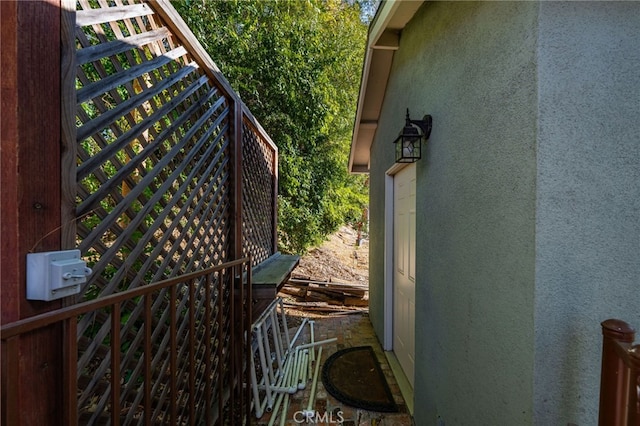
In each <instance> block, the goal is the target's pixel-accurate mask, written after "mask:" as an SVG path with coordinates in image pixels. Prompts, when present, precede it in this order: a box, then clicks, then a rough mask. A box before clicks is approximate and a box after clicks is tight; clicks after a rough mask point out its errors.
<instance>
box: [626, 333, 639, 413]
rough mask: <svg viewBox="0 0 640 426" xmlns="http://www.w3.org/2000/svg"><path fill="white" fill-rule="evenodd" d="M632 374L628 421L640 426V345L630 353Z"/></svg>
mask: <svg viewBox="0 0 640 426" xmlns="http://www.w3.org/2000/svg"><path fill="white" fill-rule="evenodd" d="M629 363H630V364H631V365H630V367H631V374H630V376H631V377H630V380H629V395H630V398H629V407H628V408H629V411H628V412H627V414H628V418H627V421H628V422H629V424H630V425H634V426H640V345H635V346H634V347H633V348H631V350H630V351H629Z"/></svg>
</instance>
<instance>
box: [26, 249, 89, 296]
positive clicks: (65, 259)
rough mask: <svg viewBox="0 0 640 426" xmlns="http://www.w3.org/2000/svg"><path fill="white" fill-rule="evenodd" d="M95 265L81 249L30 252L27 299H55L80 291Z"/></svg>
mask: <svg viewBox="0 0 640 426" xmlns="http://www.w3.org/2000/svg"><path fill="white" fill-rule="evenodd" d="M89 275H91V269H90V268H87V264H86V262H85V261H84V260H82V259H80V250H64V251H48V252H44V253H29V254H27V299H29V300H46V301H50V300H55V299H61V298H63V297H67V296H71V295H74V294H78V293H80V286H81V285H82V284H84V283H86V282H87V277H88V276H89Z"/></svg>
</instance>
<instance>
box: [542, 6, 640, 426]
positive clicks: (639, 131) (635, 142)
mask: <svg viewBox="0 0 640 426" xmlns="http://www.w3.org/2000/svg"><path fill="white" fill-rule="evenodd" d="M639 29H640V3H638V2H594V3H592V2H586V3H574V2H543V3H542V4H541V6H540V27H539V61H538V64H539V65H538V69H539V72H538V80H539V108H540V116H539V143H538V208H537V224H536V250H537V265H536V299H535V300H536V309H535V318H536V321H535V325H536V328H535V346H536V356H535V369H536V370H535V371H536V374H535V406H536V411H535V419H536V422H535V423H536V424H539V425H551V424H554V425H566V424H568V423H574V424H579V425H581V426H583V425H595V424H597V416H598V386H599V374H600V351H601V337H600V331H599V330H600V327H599V323H600V322H601V321H603V320H605V319H607V318H611V317H618V318H620V319H623V320H626V321H628V322H630V323H631V324H632V325H633V326H635V327H636V328H638V327H640V30H639Z"/></svg>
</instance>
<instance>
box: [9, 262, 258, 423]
mask: <svg viewBox="0 0 640 426" xmlns="http://www.w3.org/2000/svg"><path fill="white" fill-rule="evenodd" d="M240 276H245V277H246V279H245V280H244V282H245V283H247V285H246V286H245V285H240V286H238V288H236V285H237V284H238V283H239V282H240V281H239V280H237V279H236V277H240ZM250 300H251V263H250V260H249V259H240V260H237V261H233V262H228V263H225V264H223V265H219V266H215V267H212V268H208V269H206V270H203V271H199V272H193V273H190V274H185V275H183V276H180V277H176V278H172V279H168V280H165V281H161V282H157V283H154V284H150V285H147V286H144V287H139V288H137V289H131V290H127V291H124V292H122V293H118V294H114V295H110V296H106V297H103V298H100V299H96V300H92V301H89V302H84V303H80V304H77V305H74V306H70V307H67V308H63V309H61V310H57V311H53V312H49V313H46V314H41V315H38V316H35V317H32V318H28V319H25V320H21V321H18V322H15V323H12V324H9V325H6V326H3V327H2V329H1V331H0V337H1V339H2V348H3V352H2V357H3V372H2V373H3V388H4V389H3V391H4V392H5V396H4V398H5V400H4V401H3V410H4V412H3V417H4V418H3V424H6V425H14V424H18V423H19V422H18V421H17V420H16V419H17V418H18V417H17V416H18V415H19V413H18V412H17V410H18V407H20V404H19V401H17V398H18V393H17V392H12V389H13V388H15V387H16V386H17V385H18V383H19V381H20V379H21V378H20V376H19V374H17V372H18V371H19V363H20V351H19V342H20V337H21V336H24V335H26V334H28V333H38V332H40V331H42V330H43V329H46V328H47V327H50V326H55V325H56V324H59V323H62V324H63V327H64V329H65V333H66V335H67V336H69V337H70V338H68V339H65V341H66V342H67V344H66V347H65V363H64V366H63V374H62V377H63V380H62V382H61V383H60V384H59V388H58V389H51V391H52V392H56V393H57V394H62V395H63V398H62V399H63V402H64V408H63V410H62V411H63V419H62V423H61V424H64V425H78V424H80V425H89V424H91V425H93V424H111V425H120V424H145V425H147V424H157V423H161V424H173V425H201V424H206V425H215V424H223V421H226V422H231V423H229V424H242V423H244V422H247V423H248V419H249V418H250V409H251V398H250V394H249V391H250V387H249V386H243V384H248V383H250V376H249V375H248V374H249V369H248V368H246V366H247V365H249V363H250V358H249V357H250V351H249V350H248V349H247V346H246V344H245V343H244V342H245V339H244V336H247V335H250V333H251V331H250V326H251V322H252V318H251V303H250V302H249V301H250ZM131 303H133V304H136V305H138V306H141V307H142V315H141V318H140V319H139V320H138V321H137V322H136V323H135V324H134V325H133V328H134V330H131V329H129V330H128V328H130V327H131V324H130V322H129V321H127V320H126V319H125V318H124V310H125V309H124V307H125V306H127V305H128V304H131ZM157 305H163V306H168V309H166V310H161V311H159V310H158V309H156V306H157ZM89 313H103V314H104V315H105V316H107V318H108V324H109V333H108V334H107V336H105V338H104V340H103V342H101V343H103V344H104V346H103V348H104V350H103V351H102V352H101V354H100V356H101V357H103V358H104V359H105V360H106V361H107V363H106V366H107V367H108V368H103V369H102V370H100V371H98V370H99V367H100V366H98V365H93V366H89V367H86V368H90V369H93V370H94V371H92V378H93V381H94V382H95V384H94V386H92V387H85V388H84V389H92V390H98V391H96V393H95V394H92V395H89V398H83V392H82V390H83V387H82V386H79V383H78V382H79V380H81V379H82V377H84V376H85V375H86V373H82V372H81V371H78V362H77V354H78V347H77V341H76V339H75V336H76V334H77V331H78V322H77V318H78V316H81V315H82V316H84V315H87V314H89ZM132 332H133V335H134V336H135V337H134V339H136V340H140V341H141V342H142V344H141V345H140V347H139V350H138V351H136V352H135V353H132V352H131V351H128V350H127V348H128V347H129V343H130V342H129V339H128V337H127V336H129V335H131V333H132ZM117 372H121V373H120V374H118V373H117ZM125 373H126V374H125ZM85 400H87V401H90V403H89V404H86V403H85V404H81V405H82V406H79V402H80V401H85ZM40 424H49V421H48V420H45V419H42V422H41V423H40Z"/></svg>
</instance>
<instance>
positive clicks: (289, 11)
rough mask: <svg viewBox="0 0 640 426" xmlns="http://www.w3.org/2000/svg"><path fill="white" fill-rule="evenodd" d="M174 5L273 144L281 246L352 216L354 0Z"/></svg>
mask: <svg viewBox="0 0 640 426" xmlns="http://www.w3.org/2000/svg"><path fill="white" fill-rule="evenodd" d="M367 4H368V5H369V6H370V4H371V2H370V1H369V2H367ZM174 5H175V7H176V8H177V9H178V11H179V12H180V14H181V15H182V17H183V18H184V19H185V21H186V22H187V24H188V25H189V27H190V28H191V29H192V31H193V32H194V33H195V35H196V36H197V37H198V39H199V40H200V41H201V43H202V44H203V46H204V47H205V49H206V50H207V51H208V52H209V54H210V55H211V57H212V58H213V60H214V61H215V62H216V63H217V65H218V66H219V67H220V69H221V70H222V72H223V74H224V75H225V76H226V78H227V79H228V80H229V82H230V84H231V85H232V86H233V87H234V89H235V90H236V91H237V92H238V93H239V94H240V96H241V98H242V99H243V101H244V102H245V103H246V104H247V105H248V107H249V108H250V109H251V111H252V112H253V114H254V115H255V116H256V117H257V118H258V120H259V121H260V122H261V124H262V125H263V127H264V128H265V130H266V131H267V132H268V133H269V135H270V136H271V138H272V139H273V141H274V142H275V143H276V145H277V146H278V149H279V155H280V170H279V177H280V187H279V194H280V195H279V210H280V213H279V224H278V226H279V237H280V246H281V247H280V249H281V250H283V251H288V252H299V253H300V252H304V251H306V250H307V249H308V248H309V247H311V246H313V245H315V244H318V243H319V242H321V241H322V240H323V239H324V237H326V235H328V234H329V233H331V232H333V231H335V230H336V229H337V228H338V227H339V226H340V225H341V224H344V223H354V222H358V221H360V220H361V218H362V212H363V210H364V208H365V207H366V205H367V203H368V196H367V189H366V183H365V180H364V179H363V177H362V176H353V175H350V174H349V173H348V171H347V167H346V166H347V159H348V153H349V144H350V140H351V131H352V126H353V122H354V117H355V109H356V105H357V96H358V89H359V81H360V75H361V70H362V60H363V57H364V45H365V41H366V34H367V26H366V24H365V23H363V22H362V20H361V19H360V13H361V12H360V2H358V1H353V0H351V1H344V0H296V1H288V0H253V1H242V0H228V1H211V0H208V1H204V0H191V1H184V0H183V1H179V2H174Z"/></svg>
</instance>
